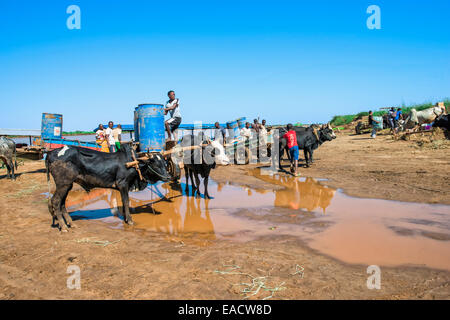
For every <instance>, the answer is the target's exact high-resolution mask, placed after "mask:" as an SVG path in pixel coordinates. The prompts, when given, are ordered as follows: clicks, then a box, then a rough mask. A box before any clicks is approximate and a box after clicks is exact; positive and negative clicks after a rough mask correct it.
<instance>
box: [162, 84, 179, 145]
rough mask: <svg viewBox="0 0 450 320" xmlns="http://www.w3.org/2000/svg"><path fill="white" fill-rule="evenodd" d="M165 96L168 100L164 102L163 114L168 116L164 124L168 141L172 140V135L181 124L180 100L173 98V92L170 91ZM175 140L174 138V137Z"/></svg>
mask: <svg viewBox="0 0 450 320" xmlns="http://www.w3.org/2000/svg"><path fill="white" fill-rule="evenodd" d="M167 95H168V96H169V100H168V101H167V102H166V107H165V108H164V114H165V115H166V114H167V113H169V114H170V119H169V120H166V121H165V122H164V125H165V127H166V131H167V135H168V137H169V140H172V133H173V132H174V131H175V130H177V128H178V127H179V126H180V124H181V113H180V99H178V98H175V91H173V90H170V91H169V92H168V93H167ZM174 139H176V137H174Z"/></svg>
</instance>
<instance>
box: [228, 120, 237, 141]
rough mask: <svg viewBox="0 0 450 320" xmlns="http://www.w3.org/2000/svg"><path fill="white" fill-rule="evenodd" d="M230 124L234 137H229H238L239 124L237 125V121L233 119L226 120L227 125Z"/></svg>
mask: <svg viewBox="0 0 450 320" xmlns="http://www.w3.org/2000/svg"><path fill="white" fill-rule="evenodd" d="M228 124H229V125H230V128H231V129H233V132H234V137H230V138H237V137H239V126H238V122H237V121H236V120H235V121H229V122H227V125H228Z"/></svg>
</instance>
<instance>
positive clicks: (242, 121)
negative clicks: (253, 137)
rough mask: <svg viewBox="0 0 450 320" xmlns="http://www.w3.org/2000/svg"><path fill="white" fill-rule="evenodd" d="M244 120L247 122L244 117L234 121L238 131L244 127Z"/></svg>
mask: <svg viewBox="0 0 450 320" xmlns="http://www.w3.org/2000/svg"><path fill="white" fill-rule="evenodd" d="M246 120H247V118H245V117H242V118H239V119H237V120H236V121H237V122H238V126H239V129H242V128H243V127H245V122H246Z"/></svg>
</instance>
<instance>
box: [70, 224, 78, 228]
mask: <svg viewBox="0 0 450 320" xmlns="http://www.w3.org/2000/svg"><path fill="white" fill-rule="evenodd" d="M69 227H70V229H76V228H78V227H77V225H76V224H73V223H71V224H70V225H69Z"/></svg>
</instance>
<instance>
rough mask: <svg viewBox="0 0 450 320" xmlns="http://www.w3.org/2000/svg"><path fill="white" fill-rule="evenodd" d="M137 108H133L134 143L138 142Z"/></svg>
mask: <svg viewBox="0 0 450 320" xmlns="http://www.w3.org/2000/svg"><path fill="white" fill-rule="evenodd" d="M138 109H139V107H136V108H134V141H136V142H139V116H138Z"/></svg>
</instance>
